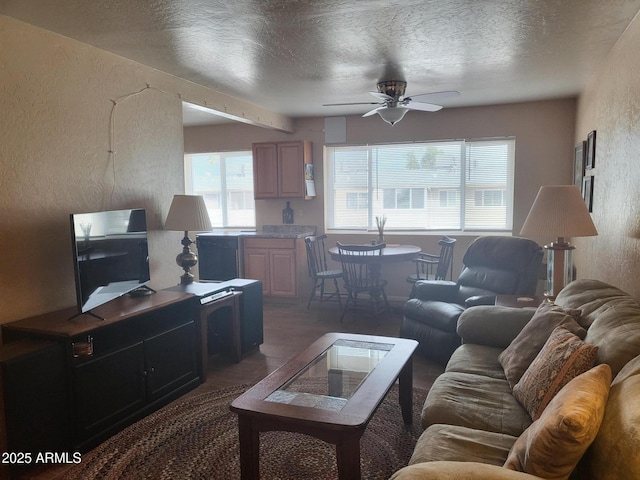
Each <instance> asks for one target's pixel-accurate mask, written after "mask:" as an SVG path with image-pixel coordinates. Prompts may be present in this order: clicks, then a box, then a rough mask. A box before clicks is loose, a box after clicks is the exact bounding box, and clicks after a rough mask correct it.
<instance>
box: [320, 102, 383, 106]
mask: <svg viewBox="0 0 640 480" xmlns="http://www.w3.org/2000/svg"><path fill="white" fill-rule="evenodd" d="M341 105H380V102H353V103H323V104H322V106H323V107H339V106H341Z"/></svg>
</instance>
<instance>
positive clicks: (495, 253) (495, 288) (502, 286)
mask: <svg viewBox="0 0 640 480" xmlns="http://www.w3.org/2000/svg"><path fill="white" fill-rule="evenodd" d="M462 263H463V264H464V267H463V269H462V273H460V276H459V277H458V281H457V282H447V281H430V280H420V281H418V282H416V283H415V285H414V286H413V288H412V291H411V298H410V299H409V300H408V301H407V302H406V304H405V306H404V311H403V319H402V325H401V327H400V336H401V337H403V338H412V339H415V340H417V341H418V342H419V346H418V350H419V351H420V352H422V353H423V354H425V355H426V356H427V357H428V358H431V359H432V360H435V361H437V362H439V363H442V364H446V363H447V361H448V360H449V357H450V356H451V354H452V353H453V351H454V350H455V349H456V348H457V347H458V346H459V345H460V337H458V334H457V333H456V328H457V324H458V317H459V316H460V314H461V313H462V312H463V311H464V310H465V309H466V308H469V307H472V306H474V305H493V304H494V302H495V296H496V295H498V294H501V295H522V296H526V295H529V296H530V295H535V293H536V287H537V284H538V276H539V271H540V265H541V263H542V248H541V247H540V246H539V245H538V244H537V243H536V242H534V241H532V240H528V239H525V238H517V237H501V236H485V237H479V238H477V239H476V240H474V241H473V243H472V244H471V245H469V248H468V249H467V251H466V252H465V254H464V257H463V259H462Z"/></svg>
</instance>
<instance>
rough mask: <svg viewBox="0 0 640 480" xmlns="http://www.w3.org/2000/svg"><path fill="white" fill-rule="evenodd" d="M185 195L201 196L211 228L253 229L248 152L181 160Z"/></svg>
mask: <svg viewBox="0 0 640 480" xmlns="http://www.w3.org/2000/svg"><path fill="white" fill-rule="evenodd" d="M184 167H185V191H186V193H187V195H203V196H204V200H205V204H206V205H207V210H208V212H209V217H210V218H211V224H212V225H213V226H214V227H221V228H224V227H232V228H237V227H255V226H256V208H255V201H254V199H253V156H252V153H251V151H241V152H224V153H194V154H186V155H185V156H184Z"/></svg>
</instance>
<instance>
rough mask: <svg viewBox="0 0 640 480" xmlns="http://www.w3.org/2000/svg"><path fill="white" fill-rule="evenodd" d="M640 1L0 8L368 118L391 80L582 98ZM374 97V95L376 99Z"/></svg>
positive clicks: (301, 1)
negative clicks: (379, 89)
mask: <svg viewBox="0 0 640 480" xmlns="http://www.w3.org/2000/svg"><path fill="white" fill-rule="evenodd" d="M638 10H640V0H607V1H602V0H447V1H444V0H405V1H390V0H366V1H365V0H348V1H338V0H232V1H229V0H155V1H149V0H91V1H87V0H0V13H1V14H5V15H8V16H11V17H14V18H16V19H19V20H22V21H25V22H27V23H30V24H33V25H35V26H38V27H42V28H45V29H48V30H51V31H54V32H56V33H59V34H61V35H65V36H67V37H71V38H74V39H76V40H79V41H81V42H85V43H88V44H90V45H93V46H95V47H98V48H101V49H104V50H107V51H111V52H113V53H116V54H118V55H121V56H123V57H127V58H130V59H132V60H135V61H137V62H140V63H143V64H146V65H149V66H151V67H154V68H156V69H158V70H162V71H165V72H167V73H170V74H173V75H175V76H178V77H181V78H184V79H187V80H190V81H192V82H195V83H198V84H201V85H204V86H206V87H209V88H211V89H213V90H217V91H220V92H223V93H225V94H227V95H231V96H234V97H237V98H240V99H243V100H245V101H248V102H251V103H254V104H257V105H260V106H262V107H264V108H267V109H269V110H272V111H274V112H278V113H282V114H285V115H289V116H291V117H301V116H334V115H345V114H356V113H364V112H366V111H367V110H369V109H370V106H368V105H362V106H350V107H323V106H322V104H324V103H339V102H370V101H372V99H373V97H371V96H370V95H369V94H368V93H367V92H368V91H371V90H375V88H376V83H377V82H378V81H381V80H389V79H401V80H406V81H407V82H408V87H407V94H408V95H416V94H421V93H428V92H433V91H440V90H458V91H460V93H461V95H460V96H459V97H457V98H452V99H447V100H446V101H443V102H442V104H443V105H445V106H447V107H456V106H470V105H483V104H484V105H486V104H494V103H507V102H516V101H528V100H538V99H546V98H559V97H567V96H574V95H577V94H578V92H579V91H580V90H581V89H582V88H583V86H584V85H585V82H586V81H587V79H588V77H589V75H591V74H592V73H593V72H594V71H596V69H597V67H598V65H599V63H600V62H601V60H602V58H603V57H604V56H605V55H606V54H607V52H608V51H609V50H610V49H611V47H612V46H613V45H614V43H615V41H616V40H617V39H618V38H619V37H620V35H621V34H622V32H623V31H624V29H625V28H626V26H627V25H628V24H629V22H630V21H631V20H632V19H633V18H634V16H635V15H636V13H637V12H638ZM373 100H375V99H373Z"/></svg>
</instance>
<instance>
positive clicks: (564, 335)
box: [513, 327, 598, 420]
mask: <svg viewBox="0 0 640 480" xmlns="http://www.w3.org/2000/svg"><path fill="white" fill-rule="evenodd" d="M597 353H598V347H596V346H594V345H589V344H588V343H584V342H583V341H582V340H580V339H579V338H578V337H577V336H575V335H574V334H573V333H571V332H570V331H569V330H567V329H566V328H565V327H556V328H555V329H554V330H553V332H551V335H550V336H549V338H548V339H547V341H546V342H545V344H544V346H543V347H542V350H540V353H538V355H537V356H536V358H535V359H534V360H533V362H531V365H529V368H527V371H526V372H524V375H522V378H520V381H519V382H518V383H517V384H516V386H515V387H513V396H514V397H516V400H518V401H519V402H520V403H521V404H522V406H523V407H524V408H526V409H527V411H528V412H529V415H531V418H532V419H533V420H537V419H538V418H539V417H540V415H541V414H542V411H543V410H544V409H545V407H546V406H547V405H548V404H549V402H550V401H551V399H552V398H553V397H555V395H556V394H557V393H558V392H559V391H560V389H561V388H562V387H564V386H565V385H566V384H567V383H569V381H570V380H573V379H574V378H575V377H577V376H578V375H580V374H582V373H584V372H586V371H587V370H589V369H590V368H593V365H594V363H595V361H596V354H597Z"/></svg>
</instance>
